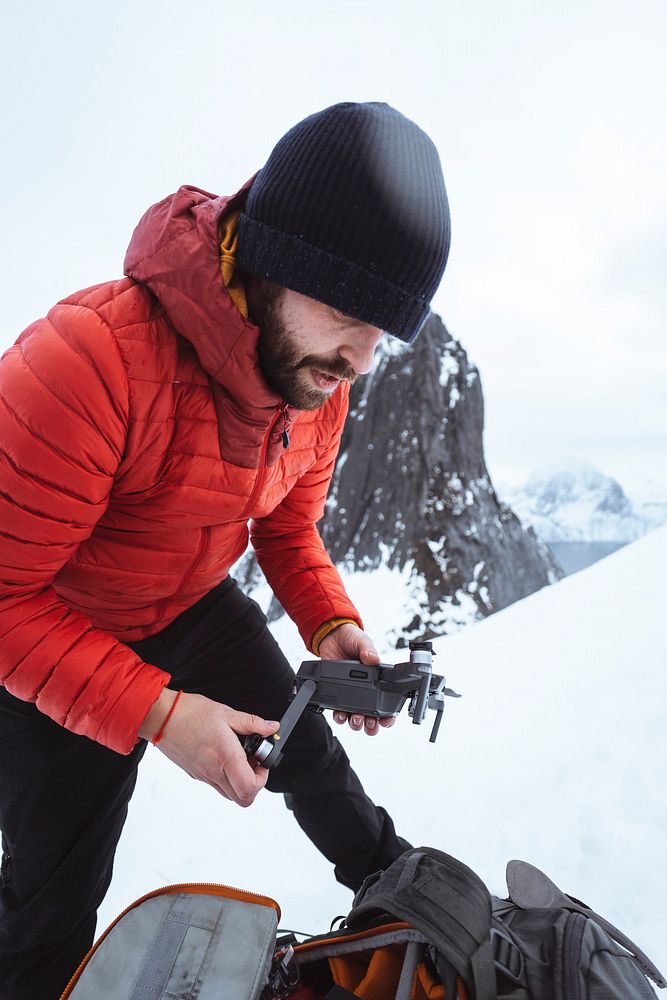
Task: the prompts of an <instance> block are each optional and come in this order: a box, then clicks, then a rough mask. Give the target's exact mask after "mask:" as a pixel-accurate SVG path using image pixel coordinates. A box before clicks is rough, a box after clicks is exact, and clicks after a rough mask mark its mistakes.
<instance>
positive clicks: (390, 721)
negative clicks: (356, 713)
mask: <svg viewBox="0 0 667 1000" xmlns="http://www.w3.org/2000/svg"><path fill="white" fill-rule="evenodd" d="M395 722H396V716H395V715H390V716H389V717H388V718H387V719H380V725H381V726H384V728H385V729H391V727H392V726H393V725H394V723H395Z"/></svg>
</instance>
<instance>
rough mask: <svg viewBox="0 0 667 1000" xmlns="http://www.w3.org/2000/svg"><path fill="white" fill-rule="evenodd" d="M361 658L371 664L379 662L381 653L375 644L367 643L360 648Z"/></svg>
mask: <svg viewBox="0 0 667 1000" xmlns="http://www.w3.org/2000/svg"><path fill="white" fill-rule="evenodd" d="M359 659H360V660H361V661H362V662H363V663H369V664H374V663H379V662H380V654H379V653H378V651H377V649H376V648H375V646H373V645H371V644H365V645H363V646H360V648H359Z"/></svg>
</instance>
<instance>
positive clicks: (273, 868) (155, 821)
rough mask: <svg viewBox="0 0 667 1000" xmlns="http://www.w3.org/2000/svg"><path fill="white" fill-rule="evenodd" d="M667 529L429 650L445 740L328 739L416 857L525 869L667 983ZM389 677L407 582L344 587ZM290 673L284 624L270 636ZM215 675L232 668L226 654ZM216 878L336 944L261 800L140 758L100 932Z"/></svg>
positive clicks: (301, 867) (286, 825) (339, 908)
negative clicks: (565, 895) (170, 888)
mask: <svg viewBox="0 0 667 1000" xmlns="http://www.w3.org/2000/svg"><path fill="white" fill-rule="evenodd" d="M666 566H667V527H663V528H659V529H656V530H655V531H653V532H650V533H648V534H646V535H644V536H643V537H642V538H641V539H639V540H638V541H636V542H633V543H632V544H630V545H628V546H626V547H624V548H623V549H620V550H618V551H617V552H615V553H614V554H613V555H611V556H609V557H608V558H606V559H603V560H601V561H600V562H598V563H596V564H594V565H593V566H591V567H589V568H588V569H586V570H583V571H581V572H580V573H577V574H575V575H573V576H570V577H567V578H565V579H563V580H561V581H560V582H559V583H557V584H554V585H553V586H551V587H546V588H544V589H542V590H540V591H539V592H537V593H535V594H533V595H531V596H530V597H528V598H526V599H525V600H523V601H521V602H518V603H517V604H514V605H512V606H511V607H509V608H507V609H505V610H504V611H500V612H497V613H496V614H494V615H493V616H491V617H490V618H487V619H485V620H484V621H482V622H479V623H476V624H473V625H470V626H468V627H466V628H463V629H461V630H460V631H458V632H457V633H456V634H454V635H449V636H447V637H444V638H442V639H439V640H437V641H436V642H435V650H436V652H437V659H436V661H435V664H436V670H437V671H438V672H440V673H444V674H445V675H446V678H447V683H448V685H449V686H451V687H453V688H454V689H455V690H456V691H458V692H460V693H461V694H462V695H463V697H462V699H461V700H458V701H453V700H452V701H449V700H448V703H447V706H446V712H445V719H444V721H443V725H442V727H441V730H440V735H439V738H438V742H437V743H436V744H434V745H433V744H430V743H429V742H428V736H429V732H430V720H427V721H426V723H425V724H424V725H423V726H421V727H417V726H414V725H412V724H411V723H410V720H409V719H408V717H407V712H406V711H404V712H403V713H402V715H401V716H400V718H399V720H398V722H397V725H396V726H395V727H394V728H393V729H392V730H389V731H386V732H382V733H381V734H380V735H378V736H377V737H374V738H369V737H367V736H364V735H363V734H359V733H352V732H351V731H350V730H349V729H348V728H347V727H345V728H339V727H336V730H337V732H338V734H339V736H340V737H341V738H342V740H343V742H344V744H345V746H346V748H347V749H348V752H349V753H350V756H351V757H352V760H353V762H354V765H355V767H356V769H357V770H358V772H359V773H360V775H361V777H362V779H363V781H364V783H365V784H366V787H367V789H368V791H369V792H370V794H371V795H372V796H373V797H374V798H375V800H376V801H377V802H379V803H381V804H383V805H384V806H385V807H386V808H388V809H389V811H390V812H391V814H392V815H393V816H394V819H395V821H396V825H397V828H398V829H399V831H400V832H401V833H402V834H404V835H405V836H406V837H407V838H408V839H410V840H411V841H412V842H413V843H415V844H428V845H432V846H435V847H438V848H440V849H442V850H445V851H447V852H448V853H450V854H453V855H455V856H456V857H458V858H460V859H461V860H463V861H464V862H465V863H466V864H469V865H470V866H471V867H473V868H474V869H475V870H476V871H478V872H479V874H480V875H481V876H482V878H483V879H484V880H485V881H486V882H487V884H488V885H489V887H490V889H491V891H492V892H495V893H497V894H500V895H504V894H505V886H504V868H505V864H506V862H507V861H508V860H510V859H511V858H521V859H524V860H526V861H529V862H531V863H533V864H536V865H537V866H538V867H540V868H542V869H543V870H544V871H545V872H546V873H547V874H548V875H549V876H550V877H551V878H553V879H554V881H556V882H557V883H558V884H559V885H560V887H561V888H562V889H563V890H564V891H566V892H570V893H571V894H572V895H574V896H576V897H578V898H579V899H583V900H584V901H586V902H587V903H589V904H590V905H591V906H592V907H594V908H595V909H597V910H598V911H599V912H601V913H602V914H603V915H604V916H605V917H607V919H609V920H611V921H612V923H614V924H616V925H617V926H619V927H620V928H621V929H622V930H623V931H624V932H625V933H626V934H628V935H629V936H630V937H631V938H634V939H635V940H636V942H637V944H638V945H639V946H640V947H642V948H643V949H644V950H645V951H646V952H647V953H648V954H649V956H650V957H651V958H652V959H653V960H654V961H655V962H656V963H657V965H658V967H662V970H663V972H665V971H667V908H666V907H665V888H666V885H665V871H667V789H666V782H665V774H666V773H667V737H666V732H667V671H666V670H665V662H666V659H667V621H666V617H665V614H664V603H665V584H664V580H665V567H666ZM348 585H349V588H350V591H351V592H352V596H353V597H354V599H355V600H357V601H358V603H359V606H360V610H361V611H362V614H363V615H364V617H365V620H366V627H367V629H368V631H369V632H370V633H371V635H372V636H373V638H374V639H375V642H376V644H377V646H378V649H379V651H380V653H381V656H382V658H383V661H385V662H392V663H393V662H398V661H399V660H401V659H404V656H405V654H404V653H402V652H400V651H396V650H395V649H390V648H386V646H384V645H383V636H384V635H386V634H387V632H389V631H390V630H391V626H392V625H393V624H394V622H395V620H396V616H397V615H401V610H402V608H403V606H404V593H402V588H403V587H405V586H407V585H409V576H408V574H407V572H406V573H404V574H403V575H401V574H399V573H396V572H391V571H389V570H387V569H386V568H381V569H380V571H378V572H377V573H373V574H371V573H368V574H356V575H355V576H354V577H350V578H348ZM275 631H276V634H277V635H278V637H279V641H281V643H282V645H283V647H284V649H285V650H286V652H287V653H288V655H289V657H290V659H291V661H292V662H293V663H294V664H295V665H298V662H299V660H300V658H301V655H302V651H303V650H302V647H301V646H300V640H298V636H296V633H295V630H294V628H293V626H292V625H291V623H290V622H289V621H287V620H286V619H282V620H281V621H280V622H278V623H277V624H276V626H275ZM221 669H224V651H222V655H221ZM179 881H213V882H222V883H226V884H231V885H236V886H238V887H240V888H246V889H251V890H255V891H260V892H262V893H265V894H268V895H270V896H272V897H273V898H275V899H276V900H278V902H279V903H280V905H281V907H282V910H283V919H282V924H281V926H283V927H291V928H295V929H297V930H300V931H308V932H311V933H314V932H320V931H324V930H327V929H328V927H329V923H330V921H331V919H332V918H333V917H334V916H336V915H337V914H341V913H346V912H347V910H348V909H349V905H350V902H351V896H350V894H349V892H348V891H347V890H346V889H344V888H343V887H341V886H339V885H337V884H336V883H335V881H334V879H333V875H332V873H331V871H330V866H329V864H328V863H327V862H326V861H325V860H324V859H322V858H321V857H320V856H319V854H318V853H317V852H316V851H315V849H314V848H313V847H312V845H310V843H309V842H308V841H307V840H306V838H305V836H304V835H303V834H302V833H301V831H300V830H299V829H298V828H297V826H296V824H295V823H294V822H293V821H292V819H291V817H290V814H289V813H288V812H287V810H285V809H284V807H283V805H282V802H281V801H280V799H279V798H277V797H274V796H272V795H271V794H270V793H268V792H263V793H261V794H260V795H259V796H258V798H257V800H256V802H255V803H254V804H253V806H252V807H251V808H250V809H247V810H242V809H239V808H238V807H236V806H233V805H231V804H230V803H228V802H227V801H225V800H223V799H222V798H220V797H218V796H217V795H216V793H215V792H214V791H213V790H212V789H210V788H208V787H207V786H203V785H200V784H197V783H196V782H194V781H192V780H191V779H189V778H188V777H187V776H186V775H185V774H183V773H182V772H180V771H179V770H178V769H177V768H176V767H175V766H174V765H172V764H171V763H170V762H169V761H167V760H166V758H164V757H163V756H162V755H161V754H160V753H159V751H158V750H156V749H153V748H149V751H148V753H147V755H146V759H145V761H144V765H143V767H142V769H141V773H140V777H139V783H138V788H137V792H136V795H135V798H134V800H133V802H132V804H131V806H130V814H129V818H128V821H127V825H126V829H125V832H124V836H123V839H122V841H121V847H120V850H119V853H118V856H117V861H116V870H115V875H114V879H113V882H112V885H111V889H110V891H109V894H108V897H107V900H106V901H105V903H104V905H103V907H102V911H101V915H100V929H102V928H103V927H104V926H106V924H107V923H108V922H110V920H111V919H112V918H113V917H114V916H115V915H116V913H117V912H119V911H120V910H121V909H122V908H123V907H124V906H125V905H126V904H127V903H128V902H130V901H131V900H133V899H134V898H136V897H138V896H139V895H141V894H142V893H144V892H146V891H148V890H150V889H152V888H155V887H157V886H160V885H162V884H165V883H170V882H179Z"/></svg>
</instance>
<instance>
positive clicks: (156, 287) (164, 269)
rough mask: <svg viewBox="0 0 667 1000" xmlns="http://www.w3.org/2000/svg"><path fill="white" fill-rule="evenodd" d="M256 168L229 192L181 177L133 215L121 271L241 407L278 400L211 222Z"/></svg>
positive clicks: (242, 195)
mask: <svg viewBox="0 0 667 1000" xmlns="http://www.w3.org/2000/svg"><path fill="white" fill-rule="evenodd" d="M256 176H257V174H254V175H253V176H252V177H251V178H250V179H249V180H248V181H246V183H245V184H244V185H243V187H241V188H240V189H239V190H238V191H237V192H236V194H234V195H231V196H222V197H219V196H216V195H214V194H211V193H210V192H208V191H203V190H201V189H200V188H197V187H191V186H190V185H187V184H186V185H183V186H182V187H180V188H179V189H178V191H176V192H175V194H171V195H169V196H168V197H166V198H163V199H162V201H159V202H158V203H157V204H156V205H153V206H151V208H149V209H148V211H147V212H145V213H144V215H143V216H142V218H141V219H140V221H139V223H138V225H137V227H136V229H135V230H134V233H133V234H132V239H131V240H130V245H129V247H128V249H127V253H126V255H125V262H124V272H125V274H126V275H128V277H131V278H134V279H135V281H139V282H141V283H142V284H144V285H146V286H148V288H150V290H151V291H152V292H153V294H154V295H155V296H156V298H157V299H158V300H159V302H160V303H161V305H162V306H163V307H164V309H165V311H166V313H167V316H168V317H169V320H170V321H171V323H172V324H173V325H174V327H175V328H176V330H177V331H178V333H179V334H181V336H183V337H185V339H186V340H189V341H190V343H191V344H192V346H193V347H194V349H195V351H196V352H197V356H198V358H199V361H200V363H201V365H202V367H203V368H204V369H205V370H206V371H207V372H208V374H209V375H211V376H212V377H213V378H214V379H215V380H216V382H218V383H219V384H220V385H222V386H223V387H224V388H225V389H226V390H227V392H228V393H229V394H230V396H231V397H232V398H233V400H234V401H235V402H236V404H237V405H240V406H241V408H242V409H244V410H247V409H251V410H257V409H258V408H259V409H261V410H264V409H265V408H267V407H270V408H271V409H273V408H275V407H276V406H277V405H279V404H280V402H281V400H280V398H279V397H278V396H277V395H276V394H275V393H274V392H273V391H272V390H271V389H270V388H269V386H268V385H267V384H266V382H265V381H264V378H263V377H262V374H261V372H260V370H259V367H258V364H257V338H258V336H259V329H258V327H257V326H255V325H254V324H253V323H252V322H250V321H249V320H247V319H246V318H245V317H244V316H243V315H242V314H241V312H240V311H239V310H238V308H237V307H236V305H235V304H234V302H233V300H232V298H231V296H230V295H229V292H228V291H227V289H226V287H225V284H224V282H223V280H222V275H221V273H220V261H219V240H218V223H219V221H220V219H221V218H222V216H223V215H225V214H227V213H229V212H232V211H235V210H236V209H239V208H242V207H243V205H244V203H245V199H246V195H247V192H248V190H249V189H250V187H251V185H252V183H253V181H254V180H255V177H256ZM258 416H259V415H258Z"/></svg>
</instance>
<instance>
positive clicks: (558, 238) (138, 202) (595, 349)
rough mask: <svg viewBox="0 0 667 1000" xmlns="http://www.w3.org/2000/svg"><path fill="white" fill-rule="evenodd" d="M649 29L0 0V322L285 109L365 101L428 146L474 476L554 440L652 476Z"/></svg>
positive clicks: (532, 454) (417, 8)
mask: <svg viewBox="0 0 667 1000" xmlns="http://www.w3.org/2000/svg"><path fill="white" fill-rule="evenodd" d="M665 51H667V7H666V6H665V4H664V2H648V0H645V2H642V0H636V2H632V3H630V2H626V3H619V2H613V0H603V2H597V0H591V2H582V3H576V4H575V3H574V2H565V3H564V2H562V0H548V2H541V3H528V2H525V0H518V2H511V3H510V2H503V3H500V2H497V3H492V2H490V0H487V2H484V3H482V2H477V3H476V2H470V3H462V2H459V3H454V2H444V0H441V2H433V0H412V2H411V3H410V4H406V3H399V2H397V0H365V2H364V0H355V2H352V0H335V2H319V3H313V2H312V0H275V2H274V0H243V3H238V2H236V3H231V2H227V0H217V2H207V0H191V2H190V3H189V4H188V5H187V8H186V6H185V5H182V4H176V3H173V2H170V0H160V2H156V0H155V2H154V0H146V2H142V0H138V2H134V3H129V2H126V0H117V2H115V3H113V4H108V3H96V4H90V3H88V2H81V0H75V2H68V0H64V2H63V3H61V4H52V3H50V2H47V0H40V2H32V3H25V4H20V5H19V4H12V5H11V7H10V5H9V4H6V3H5V4H3V5H2V10H1V13H0V93H1V94H2V104H1V119H0V123H1V125H2V135H3V147H4V150H5V153H4V156H3V158H2V162H1V163H0V181H1V182H2V191H3V199H2V228H3V236H4V238H3V240H2V246H1V248H0V274H1V275H2V286H1V289H2V295H1V298H0V302H1V310H0V345H2V346H3V347H4V346H7V345H8V344H10V343H11V342H12V341H13V340H14V339H15V337H16V336H17V335H18V333H19V332H20V331H21V330H22V329H23V328H24V327H25V326H26V325H27V324H28V323H29V322H30V321H31V320H32V319H34V318H35V317H37V316H39V315H43V314H44V312H45V311H46V310H47V309H48V308H49V307H50V305H52V304H53V302H55V301H57V300H58V299H59V298H62V297H64V296H65V295H68V294H69V293H71V292H72V291H75V290H76V289H78V288H82V287H85V286H87V285H89V284H94V283H96V282H99V281H104V280H107V279H109V278H112V277H116V276H118V275H119V274H120V273H121V271H122V261H123V256H124V251H125V247H126V245H127V242H128V240H129V237H130V234H131V232H132V229H133V227H134V225H135V224H136V222H137V221H138V219H139V217H140V215H141V214H142V213H143V211H144V210H145V209H146V208H147V207H148V206H149V205H150V204H152V203H153V202H155V201H157V200H158V199H159V198H161V197H163V196H164V195H165V194H167V193H169V192H170V191H172V190H175V188H176V187H178V186H179V185H180V184H182V183H189V184H195V185H197V186H199V187H203V188H205V189H207V190H209V191H212V192H215V193H219V194H222V193H231V192H232V191H234V190H236V189H237V188H238V187H239V186H240V185H241V184H242V183H243V182H244V181H245V180H246V179H247V178H248V177H249V176H250V175H251V174H252V173H253V172H254V171H255V170H256V169H257V168H258V167H260V166H262V164H263V163H264V162H265V161H266V159H267V157H268V155H269V153H270V151H271V149H272V147H273V145H274V144H275V142H276V141H277V140H278V139H279V138H280V136H281V135H282V134H283V133H284V132H285V131H286V130H287V129H288V128H289V127H291V125H293V124H294V123H295V122H297V121H299V120H300V119H301V118H303V117H305V116H306V115H307V114H310V113H312V112H313V111H316V110H318V109H321V108H323V107H326V106H327V105H329V104H333V103H335V102H337V101H341V100H358V101H364V100H383V101H387V102H388V103H390V104H393V105H394V106H395V107H397V108H398V109H399V110H400V111H402V112H403V113H404V114H406V115H408V116H409V117H411V118H413V119H414V120H415V121H416V122H417V123H418V124H419V125H420V126H421V127H422V128H424V129H425V130H426V131H427V132H428V133H429V134H430V135H431V137H432V138H433V140H434V141H435V143H436V145H437V147H438V149H439V151H440V155H441V159H442V163H443V169H444V173H445V179H446V183H447V187H448V192H449V198H450V205H451V210H452V220H453V236H452V252H451V256H450V263H449V266H448V269H447V273H446V275H445V279H444V281H443V283H442V285H441V288H440V290H439V291H438V293H437V295H436V298H435V302H434V308H435V309H436V310H437V311H438V312H439V313H440V314H441V315H442V317H443V319H444V320H445V322H446V324H447V325H448V327H449V328H450V330H451V332H452V333H453V334H454V336H456V337H457V338H458V339H460V340H461V341H462V343H463V345H464V346H465V347H466V349H467V350H468V352H469V354H470V356H471V359H472V360H473V361H474V362H475V363H476V364H477V365H478V366H479V368H480V371H481V376H482V383H483V387H484V392H485V397H486V428H487V430H486V449H487V460H488V463H489V467H490V471H491V474H492V476H493V477H494V478H495V479H496V480H497V481H502V480H506V479H509V480H511V479H515V478H517V477H521V476H523V475H525V474H527V473H528V472H530V471H531V470H533V469H534V468H536V467H538V466H540V465H542V464H545V463H553V462H554V461H558V460H559V459H560V458H562V457H567V456H572V457H577V458H588V459H591V460H592V461H594V462H596V463H597V464H598V465H599V466H600V468H602V470H603V471H606V472H609V473H610V474H614V475H617V476H619V478H620V479H621V481H622V482H623V484H624V485H626V486H627V487H630V488H632V487H633V485H634V486H641V487H642V488H643V487H645V486H646V484H648V483H649V480H651V479H655V480H657V481H658V491H660V490H662V494H663V496H667V462H666V461H665V458H667V391H665V387H666V385H667V338H666V337H665V320H664V311H665V305H666V300H667V294H666V288H667V284H666V282H665V277H664V274H665V263H666V257H667V253H666V250H665V235H664V234H665V229H666V222H667V180H666V169H665V168H666V157H665V150H666V147H667V129H666V126H665V121H666V120H667V108H666V107H665V105H666V103H667V102H666V99H665V98H666V94H667V68H666V67H667V60H666V59H665V58H664V54H665Z"/></svg>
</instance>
